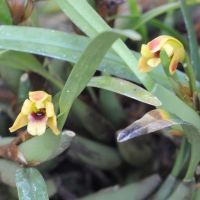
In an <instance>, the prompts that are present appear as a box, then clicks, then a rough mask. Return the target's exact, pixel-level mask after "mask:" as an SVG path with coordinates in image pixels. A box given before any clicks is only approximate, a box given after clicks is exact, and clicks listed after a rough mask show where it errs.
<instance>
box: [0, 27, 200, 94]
mask: <svg viewBox="0 0 200 200" xmlns="http://www.w3.org/2000/svg"><path fill="white" fill-rule="evenodd" d="M0 30H1V31H0V47H1V48H3V49H10V50H17V51H24V52H29V53H34V54H39V55H43V56H49V57H53V58H58V59H62V60H67V61H69V62H73V63H76V62H77V60H78V59H79V57H80V55H81V52H82V51H83V50H84V49H85V48H86V46H87V45H88V44H89V42H90V39H89V38H87V37H83V36H78V35H72V34H67V33H62V32H58V31H51V30H45V29H38V28H31V27H16V26H15V27H11V26H0ZM13 32H14V33H15V34H14V35H13ZM22 36H23V38H22ZM133 54H134V57H135V58H136V59H137V60H138V59H139V57H140V56H141V55H140V54H139V53H136V52H133ZM132 65H134V63H132ZM135 65H137V63H136V64H135ZM98 70H101V71H105V72H108V73H110V74H113V75H115V76H120V77H122V78H125V79H128V80H131V81H134V82H137V83H141V82H140V80H139V79H138V78H137V77H136V76H135V75H134V73H133V71H132V70H130V69H129V68H128V67H127V65H126V63H125V62H124V61H123V60H122V59H121V58H120V57H118V56H116V55H114V54H113V53H111V52H108V53H107V54H106V56H105V57H104V59H103V61H102V62H101V63H100V65H99V68H98ZM148 74H149V75H150V76H151V77H152V79H153V80H154V81H155V82H156V83H159V84H161V85H162V86H164V87H165V88H167V89H168V90H170V89H171V87H170V84H169V82H168V80H167V77H166V76H165V75H164V73H163V71H162V69H161V67H157V68H156V69H154V70H152V71H151V72H149V73H148ZM178 74H179V78H180V80H181V82H183V83H186V81H185V75H184V73H182V72H179V71H178ZM197 87H199V92H200V84H199V83H197Z"/></svg>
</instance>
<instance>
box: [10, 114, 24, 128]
mask: <svg viewBox="0 0 200 200" xmlns="http://www.w3.org/2000/svg"><path fill="white" fill-rule="evenodd" d="M27 124H28V116H27V115H24V114H22V113H19V115H18V116H17V119H16V120H15V122H14V124H13V126H12V127H10V128H9V130H10V132H13V131H16V130H17V129H19V128H21V127H23V126H26V125H27Z"/></svg>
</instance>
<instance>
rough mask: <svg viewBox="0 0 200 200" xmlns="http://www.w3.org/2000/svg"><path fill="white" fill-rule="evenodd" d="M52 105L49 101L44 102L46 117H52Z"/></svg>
mask: <svg viewBox="0 0 200 200" xmlns="http://www.w3.org/2000/svg"><path fill="white" fill-rule="evenodd" d="M54 114H55V113H54V106H53V104H52V103H51V102H46V115H47V117H53V115H54Z"/></svg>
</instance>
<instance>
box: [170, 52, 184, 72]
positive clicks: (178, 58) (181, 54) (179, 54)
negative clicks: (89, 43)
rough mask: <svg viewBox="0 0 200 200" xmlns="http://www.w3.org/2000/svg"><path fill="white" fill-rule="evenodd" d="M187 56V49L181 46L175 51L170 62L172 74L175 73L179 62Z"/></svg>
mask: <svg viewBox="0 0 200 200" xmlns="http://www.w3.org/2000/svg"><path fill="white" fill-rule="evenodd" d="M184 58H185V50H184V49H183V48H179V49H177V50H176V51H175V52H174V56H173V57H172V60H171V62H170V66H169V73H170V74H171V75H172V74H174V73H175V71H176V68H177V66H178V63H179V62H182V61H183V60H184Z"/></svg>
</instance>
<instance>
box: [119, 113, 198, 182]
mask: <svg viewBox="0 0 200 200" xmlns="http://www.w3.org/2000/svg"><path fill="white" fill-rule="evenodd" d="M176 124H180V125H181V126H182V128H183V131H184V133H185V135H186V137H187V139H188V141H189V143H190V144H191V159H190V164H189V168H188V171H187V174H186V176H185V179H186V180H190V179H192V177H193V175H194V172H195V169H196V166H197V164H198V163H199V161H200V154H199V144H200V131H199V130H198V129H197V128H196V127H195V126H194V125H192V124H190V123H188V122H186V121H183V120H181V119H180V118H179V117H177V116H176V115H175V114H172V113H170V112H167V111H165V110H161V109H159V110H153V111H150V112H148V113H147V114H146V115H144V116H143V117H142V118H141V119H140V120H137V121H135V122H134V123H133V124H131V125H130V126H128V127H127V128H126V129H124V130H123V131H122V132H120V133H119V135H118V141H120V142H123V141H125V140H128V139H130V138H133V137H137V136H140V135H145V134H148V133H151V132H154V131H157V130H160V129H163V128H166V127H169V126H172V125H176Z"/></svg>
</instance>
